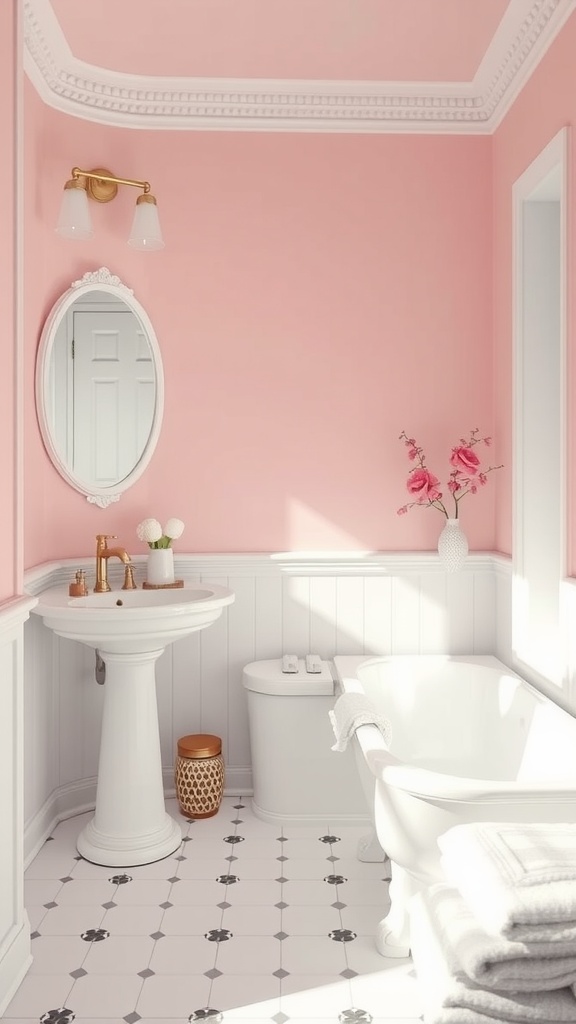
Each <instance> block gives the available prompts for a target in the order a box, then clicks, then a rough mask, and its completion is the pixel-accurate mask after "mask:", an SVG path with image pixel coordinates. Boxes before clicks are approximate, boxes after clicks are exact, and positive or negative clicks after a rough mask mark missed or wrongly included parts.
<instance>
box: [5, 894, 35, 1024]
mask: <svg viewBox="0 0 576 1024" xmlns="http://www.w3.org/2000/svg"><path fill="white" fill-rule="evenodd" d="M31 963H32V954H31V952H30V922H29V920H28V914H27V913H26V912H24V919H23V921H22V923H21V924H20V925H19V926H18V927H16V928H14V929H13V930H11V931H10V932H9V933H8V935H7V936H6V938H5V939H4V941H3V942H2V943H1V944H0V1017H2V1016H3V1014H4V1010H5V1009H6V1007H7V1006H8V1004H9V1003H10V1002H11V1001H12V999H13V998H14V996H15V994H16V990H17V988H18V986H19V985H20V983H21V982H22V979H23V978H24V975H25V974H26V972H27V970H28V969H29V967H30V964H31Z"/></svg>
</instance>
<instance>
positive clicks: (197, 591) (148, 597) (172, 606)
mask: <svg viewBox="0 0 576 1024" xmlns="http://www.w3.org/2000/svg"><path fill="white" fill-rule="evenodd" d="M233 600H234V594H233V593H232V591H230V590H227V589H226V588H225V587H220V586H218V585H217V584H198V585H196V584H191V585H190V586H187V587H177V588H166V589H163V590H112V591H110V592H109V593H107V594H89V595H88V596H87V597H70V596H69V594H68V587H66V586H60V587H52V588H50V589H49V590H46V591H44V593H43V594H42V595H41V596H40V598H39V601H38V604H37V606H36V608H35V609H34V611H35V613H36V614H37V615H41V616H42V618H43V619H44V622H45V623H46V625H47V626H50V628H51V629H53V630H54V632H55V633H58V635H59V636H63V637H66V638H67V639H68V640H78V641H80V642H81V643H84V644H88V646H89V647H95V648H98V649H99V650H100V652H101V653H102V656H104V652H110V653H112V652H115V653H117V654H137V653H138V652H141V653H144V652H145V651H154V650H158V649H161V650H163V649H164V647H165V646H166V644H169V643H172V642H173V641H174V640H178V639H179V638H180V637H181V636H187V635H188V633H193V632H195V631H196V630H198V629H204V628H205V627H206V626H209V625H210V624H211V623H212V622H215V621H216V619H218V618H219V617H220V615H221V613H222V609H223V608H224V607H225V605H227V604H231V602H232V601H233Z"/></svg>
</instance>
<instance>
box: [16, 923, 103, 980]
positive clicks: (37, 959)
mask: <svg viewBox="0 0 576 1024" xmlns="http://www.w3.org/2000/svg"><path fill="white" fill-rule="evenodd" d="M89 949H90V943H89V942H84V940H83V939H81V938H80V936H79V935H59V936H54V935H45V936H40V937H39V938H37V939H34V940H33V942H32V955H33V957H34V959H33V961H32V965H31V967H30V971H29V973H30V974H69V973H70V971H75V970H77V968H79V967H82V966H83V963H84V960H85V959H86V956H87V954H88V952H89ZM72 980H73V979H71V980H70V982H71V983H72Z"/></svg>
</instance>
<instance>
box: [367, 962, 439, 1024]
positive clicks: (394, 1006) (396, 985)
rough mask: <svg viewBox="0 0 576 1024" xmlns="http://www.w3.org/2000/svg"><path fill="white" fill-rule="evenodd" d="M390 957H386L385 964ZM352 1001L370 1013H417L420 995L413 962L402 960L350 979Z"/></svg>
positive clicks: (389, 1014)
mask: <svg viewBox="0 0 576 1024" xmlns="http://www.w3.org/2000/svg"><path fill="white" fill-rule="evenodd" d="M389 963H390V961H388V964H389ZM350 986H351V989H352V995H353V997H354V1004H355V1005H356V1006H361V1007H362V1009H364V1010H368V1012H369V1013H371V1014H372V1016H373V1017H376V1016H378V1017H384V1016H390V1017H418V1016H419V1014H421V1013H422V1011H423V1005H422V999H421V996H420V992H419V990H418V984H417V981H416V978H415V975H414V968H413V966H412V964H411V963H410V962H409V961H408V962H403V963H400V964H398V962H397V963H396V965H394V966H388V967H386V968H384V969H382V970H380V971H375V972H374V973H372V974H366V975H363V976H362V977H356V978H352V979H351V981H350Z"/></svg>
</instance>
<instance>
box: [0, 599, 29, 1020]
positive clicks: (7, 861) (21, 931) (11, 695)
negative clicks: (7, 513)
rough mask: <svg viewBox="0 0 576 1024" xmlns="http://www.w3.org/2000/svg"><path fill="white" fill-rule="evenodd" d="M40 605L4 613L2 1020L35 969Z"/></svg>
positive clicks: (0, 648)
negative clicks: (28, 716) (32, 837)
mask: <svg viewBox="0 0 576 1024" xmlns="http://www.w3.org/2000/svg"><path fill="white" fill-rule="evenodd" d="M35 603H36V602H35V601H34V600H30V599H29V598H27V599H25V600H22V599H19V598H17V599H15V600H14V601H10V602H5V603H4V604H3V605H2V606H1V607H0V821H1V822H2V828H1V829H0V1016H2V1012H3V1011H4V1010H5V1008H6V1006H7V1005H8V1003H9V1001H10V999H11V998H12V996H13V995H14V992H15V991H16V988H17V987H18V985H19V984H20V982H21V980H22V978H23V976H24V974H25V972H26V971H27V969H28V967H29V966H30V963H31V959H32V958H31V955H30V952H31V951H30V925H29V921H28V915H27V914H26V911H25V909H24V855H23V839H22V837H23V824H24V806H23V793H24V779H23V775H24V729H23V719H24V700H23V623H24V621H25V619H26V618H27V617H28V614H29V611H30V608H31V606H32V605H34V604H35Z"/></svg>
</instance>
